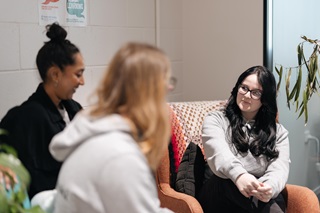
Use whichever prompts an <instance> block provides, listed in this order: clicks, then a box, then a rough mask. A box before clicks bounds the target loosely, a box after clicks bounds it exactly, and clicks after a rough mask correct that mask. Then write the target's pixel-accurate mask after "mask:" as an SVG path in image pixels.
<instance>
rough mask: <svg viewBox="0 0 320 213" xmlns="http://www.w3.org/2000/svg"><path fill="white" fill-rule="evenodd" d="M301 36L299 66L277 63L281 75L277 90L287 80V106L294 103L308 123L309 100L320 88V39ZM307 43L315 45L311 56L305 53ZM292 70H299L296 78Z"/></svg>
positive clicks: (278, 72) (277, 69)
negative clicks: (303, 80) (292, 74)
mask: <svg viewBox="0 0 320 213" xmlns="http://www.w3.org/2000/svg"><path fill="white" fill-rule="evenodd" d="M301 38H302V39H303V41H302V42H301V43H299V44H298V46H297V56H298V66H296V67H284V66H282V65H276V66H275V70H276V72H277V74H278V76H279V81H278V84H277V91H279V89H280V86H281V82H282V81H283V80H285V91H286V98H287V106H288V108H289V109H290V106H291V105H294V106H295V111H296V112H298V113H299V115H298V118H300V117H301V116H302V115H304V123H305V125H307V123H308V102H309V100H310V99H311V97H312V95H313V94H314V93H318V89H319V78H320V70H319V66H318V55H319V53H320V52H319V51H320V41H319V40H317V39H316V40H312V39H309V38H307V37H306V36H301ZM306 43H307V44H310V45H313V50H312V53H311V54H310V56H309V57H306V56H305V54H304V45H305V44H306ZM284 70H285V73H284ZM292 71H296V72H297V77H296V78H295V79H293V78H292V77H291V73H292ZM284 74H285V76H284V79H283V75H284ZM304 74H305V75H306V82H305V84H303V85H302V76H303V75H304ZM291 83H293V84H294V86H293V87H292V89H290V85H291ZM301 89H302V90H301Z"/></svg>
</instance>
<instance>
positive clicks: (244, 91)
mask: <svg viewBox="0 0 320 213" xmlns="http://www.w3.org/2000/svg"><path fill="white" fill-rule="evenodd" d="M238 92H239V93H240V94H241V95H245V94H247V93H248V92H250V97H251V98H252V99H254V100H259V99H260V98H261V96H262V91H261V90H259V89H253V90H250V89H249V88H248V87H247V86H246V85H243V84H240V85H239V87H238Z"/></svg>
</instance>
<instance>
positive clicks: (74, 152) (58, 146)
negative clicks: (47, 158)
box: [50, 111, 171, 213]
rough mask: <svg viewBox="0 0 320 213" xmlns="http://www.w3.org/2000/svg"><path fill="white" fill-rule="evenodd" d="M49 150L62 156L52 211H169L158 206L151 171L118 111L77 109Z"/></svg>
mask: <svg viewBox="0 0 320 213" xmlns="http://www.w3.org/2000/svg"><path fill="white" fill-rule="evenodd" d="M50 152H51V154H52V155H53V157H54V158H55V159H57V160H58V161H64V163H63V166H62V168H61V171H60V174H59V178H58V183H57V186H56V189H57V191H58V192H57V196H56V200H55V207H54V208H55V210H54V212H56V213H63V212H68V213H73V212H74V213H81V212H84V213H95V212H99V213H102V212H112V213H122V212H123V213H127V212H132V213H134V212H136V213H152V212H171V211H170V210H168V209H163V208H160V202H159V199H158V194H157V189H156V184H155V179H154V176H153V174H152V172H151V170H150V168H149V166H148V163H147V160H146V158H145V156H144V155H143V153H142V152H141V151H140V149H139V147H138V145H137V143H136V142H135V141H134V139H133V138H132V137H131V135H130V128H129V125H128V123H127V122H126V121H125V120H124V119H123V118H122V117H121V116H120V115H117V114H114V115H110V116H107V117H104V118H100V119H91V118H90V117H89V116H87V115H86V111H82V112H81V113H78V115H77V116H76V117H75V118H74V119H73V121H72V122H71V123H70V124H69V125H68V126H67V127H66V128H65V130H64V131H63V132H61V133H59V134H57V135H56V136H55V137H54V138H53V139H52V141H51V144H50Z"/></svg>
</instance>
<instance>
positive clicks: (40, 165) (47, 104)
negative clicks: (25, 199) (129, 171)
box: [0, 83, 82, 198]
mask: <svg viewBox="0 0 320 213" xmlns="http://www.w3.org/2000/svg"><path fill="white" fill-rule="evenodd" d="M61 104H62V105H63V106H64V107H65V109H66V111H67V113H68V115H69V119H70V120H72V119H73V117H74V116H75V114H76V113H77V112H78V111H79V110H81V109H82V107H81V105H80V104H79V103H78V102H76V101H73V100H63V101H61ZM65 126H66V123H65V121H64V120H63V118H62V116H61V114H60V112H59V111H58V109H57V107H56V106H55V105H54V103H53V102H52V101H51V99H50V98H49V96H48V95H47V93H46V92H45V90H44V88H43V84H42V83H40V84H39V86H38V88H37V90H36V92H35V93H33V94H32V95H31V96H30V97H29V99H28V100H27V101H25V102H24V103H22V104H21V105H20V106H16V107H13V108H12V109H10V110H9V111H8V113H7V114H6V115H5V116H4V117H3V119H2V120H1V123H0V128H2V129H6V130H7V131H8V133H9V135H8V137H6V138H5V139H4V140H2V141H4V142H6V143H7V144H9V145H11V146H13V147H14V148H15V149H16V151H17V152H18V157H19V159H20V160H21V162H22V163H23V164H24V166H25V167H26V168H27V170H28V171H29V173H30V176H31V184H30V187H29V190H28V193H29V196H30V198H32V197H33V196H34V195H35V194H36V193H38V192H40V191H43V190H48V189H54V188H55V185H56V182H57V178H58V173H59V170H60V168H61V163H60V162H57V161H56V160H55V159H53V157H52V156H51V154H50V152H49V143H50V141H51V139H52V137H53V136H54V135H55V134H57V133H59V132H60V131H62V130H63V129H64V128H65Z"/></svg>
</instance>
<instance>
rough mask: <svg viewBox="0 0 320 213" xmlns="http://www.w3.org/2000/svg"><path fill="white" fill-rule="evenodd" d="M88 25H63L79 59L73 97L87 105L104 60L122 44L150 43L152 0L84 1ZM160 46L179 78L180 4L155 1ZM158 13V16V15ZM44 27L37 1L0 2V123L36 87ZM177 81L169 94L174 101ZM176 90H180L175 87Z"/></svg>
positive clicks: (153, 29)
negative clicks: (80, 71) (82, 67)
mask: <svg viewBox="0 0 320 213" xmlns="http://www.w3.org/2000/svg"><path fill="white" fill-rule="evenodd" d="M87 3H88V5H87V6H88V25H87V26H86V27H65V28H66V30H67V31H68V37H67V38H68V39H70V40H71V42H73V43H74V44H76V45H77V46H78V47H79V48H80V50H81V52H82V54H83V56H84V60H85V64H86V71H85V73H84V76H85V85H84V86H83V87H81V88H79V89H78V91H77V93H76V94H75V96H74V99H75V100H77V101H79V102H80V103H81V104H82V105H83V106H87V105H89V104H90V103H91V102H89V100H88V97H89V96H90V95H91V94H92V92H93V90H94V89H95V87H96V86H97V84H98V82H99V80H100V79H101V76H102V75H103V73H104V71H105V69H106V66H107V65H108V63H109V61H110V58H111V57H112V56H113V54H114V53H115V51H116V50H117V49H118V48H119V47H120V46H121V45H122V44H123V43H124V42H127V41H141V42H148V43H151V44H155V43H156V39H155V36H156V14H155V12H156V9H155V6H156V3H155V0H87ZM160 6H161V8H160V9H161V11H162V12H161V29H162V30H163V31H162V32H161V36H163V39H161V47H162V48H163V49H164V50H165V52H167V54H168V55H169V57H170V58H171V59H172V61H173V64H172V66H173V73H174V75H175V76H177V77H178V78H180V76H181V75H182V42H181V36H182V30H181V27H182V25H181V24H182V1H181V0H177V1H168V0H165V1H163V0H161V1H160ZM162 14H163V16H162ZM47 40H48V39H47V37H46V36H45V27H44V26H39V24H38V1H36V0H33V1H25V0H16V1H2V2H1V13H0V88H1V90H0V97H1V102H0V119H1V118H2V117H3V116H4V114H5V113H6V112H7V111H8V109H10V108H11V107H13V106H15V105H18V104H20V103H22V102H23V101H24V100H26V99H27V98H28V97H29V96H30V95H31V93H32V92H34V90H35V89H36V87H37V85H38V83H39V82H40V78H39V75H38V72H37V69H36V64H35V59H36V55H37V52H38V50H39V49H40V48H41V46H42V45H43V42H44V41H47ZM181 85H182V82H179V84H178V88H177V89H176V90H175V91H174V92H173V93H171V94H169V98H168V99H169V100H171V101H172V100H179V99H181V96H182V95H181V94H182V87H181ZM179 86H180V87H179Z"/></svg>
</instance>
